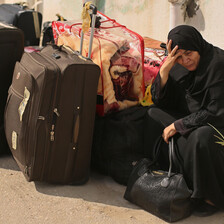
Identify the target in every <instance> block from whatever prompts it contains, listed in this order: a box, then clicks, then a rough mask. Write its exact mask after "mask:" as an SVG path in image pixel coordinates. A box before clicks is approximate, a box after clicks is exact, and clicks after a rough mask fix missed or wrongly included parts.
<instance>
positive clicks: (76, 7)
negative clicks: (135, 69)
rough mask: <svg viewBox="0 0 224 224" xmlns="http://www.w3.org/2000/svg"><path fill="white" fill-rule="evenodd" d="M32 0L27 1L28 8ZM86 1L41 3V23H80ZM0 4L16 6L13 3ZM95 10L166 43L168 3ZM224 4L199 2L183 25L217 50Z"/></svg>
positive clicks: (136, 0) (115, 4) (115, 2)
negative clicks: (58, 17)
mask: <svg viewBox="0 0 224 224" xmlns="http://www.w3.org/2000/svg"><path fill="white" fill-rule="evenodd" d="M34 1H35V0H32V1H31V0H28V2H29V4H30V5H31V3H33V2H34ZM84 1H86V0H43V5H42V7H43V9H42V8H41V7H39V10H40V11H42V13H43V20H44V21H47V20H55V19H56V16H55V14H56V13H59V14H61V15H62V16H64V17H65V18H66V19H69V20H70V19H80V18H81V10H82V3H83V2H84ZM3 2H11V3H12V2H18V1H13V0H7V1H3V0H0V3H3ZM92 2H94V3H95V4H97V6H98V9H99V10H100V11H102V12H103V13H105V14H106V15H108V16H110V17H111V18H113V19H116V20H117V21H118V22H119V23H121V24H124V25H126V26H127V27H128V28H129V29H132V30H134V31H136V32H138V33H139V34H141V35H142V36H148V37H151V38H154V39H158V40H162V41H166V37H167V33H168V31H169V29H170V18H171V15H170V5H171V3H169V2H168V0H92ZM223 12H224V1H223V0H200V9H199V10H198V11H197V14H196V16H194V17H193V18H190V19H189V18H187V19H186V21H185V22H183V21H182V22H181V23H185V24H189V25H193V26H195V27H196V28H197V29H198V30H199V31H200V32H201V33H202V35H203V36H204V38H205V39H206V40H207V41H209V42H211V43H213V44H214V45H216V46H219V47H221V48H224V41H223V37H224V23H223V22H222V21H223V20H224V13H223Z"/></svg>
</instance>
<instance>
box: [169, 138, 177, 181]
mask: <svg viewBox="0 0 224 224" xmlns="http://www.w3.org/2000/svg"><path fill="white" fill-rule="evenodd" d="M174 153H175V152H174V140H173V137H172V138H170V139H169V162H170V166H169V171H168V177H169V178H170V176H171V172H172V164H173V156H174Z"/></svg>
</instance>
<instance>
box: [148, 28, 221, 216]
mask: <svg viewBox="0 0 224 224" xmlns="http://www.w3.org/2000/svg"><path fill="white" fill-rule="evenodd" d="M167 50H168V56H167V59H166V61H165V62H164V64H163V65H162V67H161V68H160V72H159V73H158V75H157V77H156V79H155V81H154V83H153V85H152V87H151V93H152V100H153V102H154V105H153V106H151V107H150V109H149V111H148V115H149V116H148V120H149V129H150V130H149V131H150V138H149V145H150V146H152V148H153V145H154V144H155V141H156V139H157V138H158V136H161V135H162V137H163V139H164V141H165V142H166V143H168V139H169V138H170V137H172V136H173V137H174V139H175V142H176V144H177V146H178V152H177V154H178V157H179V159H180V160H181V161H182V165H183V171H182V172H183V174H184V177H185V180H186V182H187V184H188V186H189V188H191V189H192V191H193V193H192V199H194V201H197V208H196V209H195V215H199V216H206V215H211V214H213V213H214V212H215V211H216V210H217V208H222V209H223V208H224V146H222V145H221V144H218V143H216V141H217V140H218V141H219V139H217V138H216V137H215V136H214V135H219V134H218V133H217V132H216V131H215V130H214V128H212V127H211V126H210V125H209V124H211V125H213V126H214V127H216V128H217V129H218V130H219V131H220V132H221V133H223V134H224V51H223V50H221V49H219V48H217V47H214V46H213V45H212V44H209V43H208V42H206V41H205V40H204V39H203V37H202V36H201V34H200V33H199V32H198V31H197V30H196V29H195V28H193V27H191V26H186V25H181V26H178V27H176V28H174V29H173V30H171V31H170V32H169V34H168V43H167ZM165 149H166V150H164V149H163V152H162V155H161V158H163V159H161V158H160V163H161V165H164V164H166V163H167V161H168V159H167V158H168V150H167V149H168V145H167V148H166V147H165ZM148 153H149V155H148V156H149V157H152V150H151V151H149V152H148Z"/></svg>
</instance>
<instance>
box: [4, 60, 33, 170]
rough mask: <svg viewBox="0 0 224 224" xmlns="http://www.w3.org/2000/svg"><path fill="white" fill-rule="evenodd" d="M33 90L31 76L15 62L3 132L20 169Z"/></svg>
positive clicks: (24, 160)
mask: <svg viewBox="0 0 224 224" xmlns="http://www.w3.org/2000/svg"><path fill="white" fill-rule="evenodd" d="M32 92H33V78H32V76H31V74H29V72H28V71H26V70H25V69H24V68H23V67H22V66H21V65H20V64H19V63H17V64H16V67H15V70H14V75H13V81H12V85H11V86H10V89H9V95H8V100H7V105H6V108H5V133H6V138H7V141H8V144H9V147H10V149H11V151H12V154H13V156H14V158H15V159H16V161H17V162H18V164H19V166H21V165H22V167H20V168H21V169H22V168H24V167H23V166H26V165H27V164H26V153H27V151H26V150H27V135H28V134H29V131H28V128H29V116H30V108H31V103H32V102H31V101H32Z"/></svg>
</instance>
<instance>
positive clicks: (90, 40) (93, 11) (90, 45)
mask: <svg viewBox="0 0 224 224" xmlns="http://www.w3.org/2000/svg"><path fill="white" fill-rule="evenodd" d="M86 4H87V2H86V3H84V4H83V7H85V5H86ZM89 9H91V10H92V25H91V34H90V39H89V51H88V58H89V59H90V58H91V52H92V46H93V34H94V29H95V23H96V14H97V7H96V6H95V5H93V4H90V5H89ZM83 40H84V33H83V31H81V41H80V51H79V52H80V55H82V49H83Z"/></svg>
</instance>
